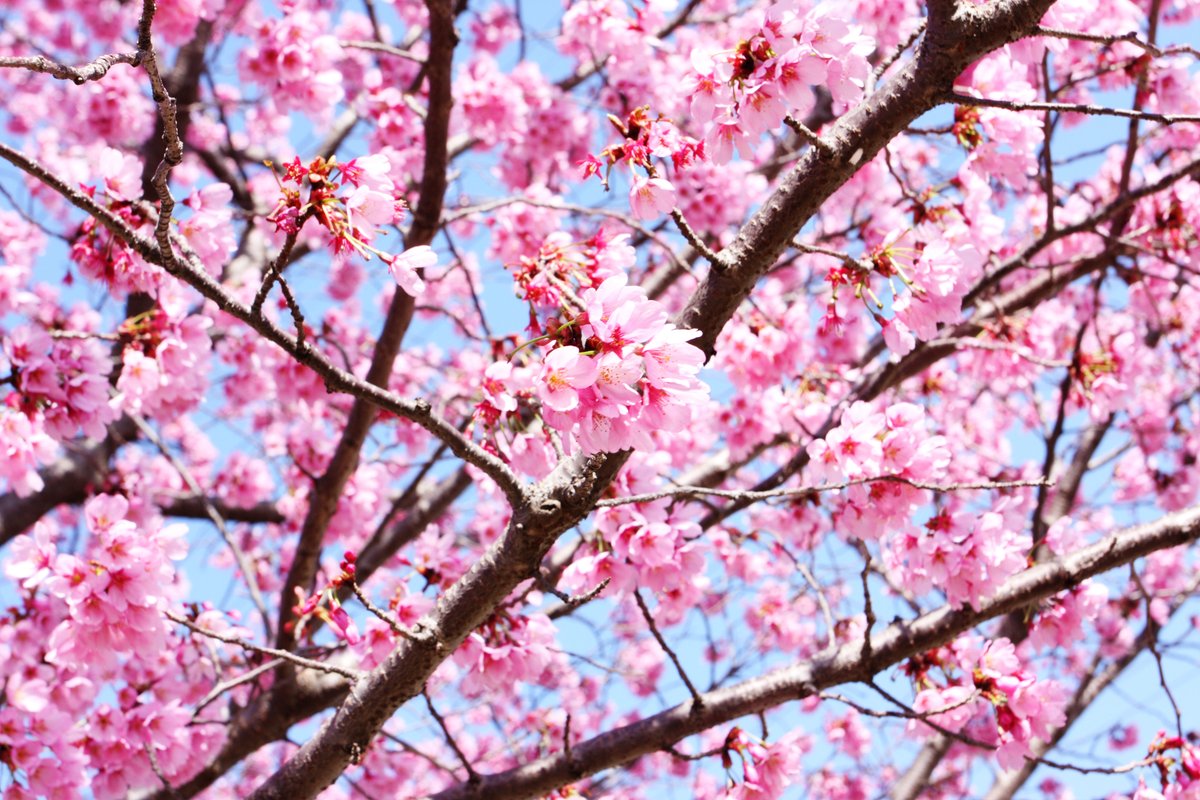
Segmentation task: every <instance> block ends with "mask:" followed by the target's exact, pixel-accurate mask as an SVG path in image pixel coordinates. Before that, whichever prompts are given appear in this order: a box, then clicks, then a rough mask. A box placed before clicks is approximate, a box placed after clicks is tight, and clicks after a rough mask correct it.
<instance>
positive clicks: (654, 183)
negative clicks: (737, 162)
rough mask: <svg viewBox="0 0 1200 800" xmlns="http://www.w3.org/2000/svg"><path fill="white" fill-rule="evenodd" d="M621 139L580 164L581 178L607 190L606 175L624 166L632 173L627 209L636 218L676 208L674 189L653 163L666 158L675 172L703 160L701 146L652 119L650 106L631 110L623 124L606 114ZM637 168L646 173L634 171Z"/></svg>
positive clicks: (664, 122) (677, 130) (645, 217)
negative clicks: (596, 181)
mask: <svg viewBox="0 0 1200 800" xmlns="http://www.w3.org/2000/svg"><path fill="white" fill-rule="evenodd" d="M609 121H610V122H612V124H613V126H614V127H616V129H617V131H618V132H619V133H620V134H621V135H622V137H623V138H624V140H623V141H622V143H620V144H614V145H609V146H608V147H606V148H604V150H602V151H601V152H600V156H599V157H596V156H593V155H589V156H588V157H587V158H586V159H584V160H583V162H581V164H580V166H581V167H582V168H583V177H584V178H589V177H591V176H593V175H595V176H597V177H599V178H600V181H601V182H602V183H603V184H604V187H605V188H606V189H607V188H608V175H609V173H610V172H611V171H612V168H613V166H614V165H616V164H626V165H628V166H629V167H630V169H634V170H635V174H634V176H633V178H632V179H631V183H630V187H629V207H630V209H631V210H632V211H633V215H634V216H635V217H637V218H638V219H650V218H652V217H656V216H658V215H659V214H665V213H668V212H670V211H671V209H673V208H674V207H675V187H674V186H673V185H672V184H671V182H670V181H668V180H667V179H666V178H664V177H662V176H661V175H660V174H659V172H658V169H657V167H656V166H655V163H654V160H655V159H656V158H658V159H662V158H669V159H670V160H671V163H672V164H673V165H674V167H675V169H676V170H680V169H685V168H687V167H688V166H689V165H691V164H693V163H695V162H697V161H703V160H704V143H703V142H700V141H697V140H695V139H693V138H691V137H690V136H685V135H684V134H682V133H681V132H680V131H679V129H678V128H677V127H676V126H675V125H674V124H673V123H672V122H670V121H669V120H665V119H662V118H661V117H659V118H652V117H651V116H650V107H649V106H642V107H640V108H637V109H634V110H633V111H632V112H631V113H630V114H629V115H628V117H627V118H626V119H625V120H624V121H622V120H620V119H618V118H617V117H614V116H612V115H611V114H610V115H609ZM637 168H641V170H642V171H643V172H644V173H645V174H644V175H642V174H638V173H637V172H636V169H637Z"/></svg>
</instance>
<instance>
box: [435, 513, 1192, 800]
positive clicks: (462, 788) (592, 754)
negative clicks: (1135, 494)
mask: <svg viewBox="0 0 1200 800" xmlns="http://www.w3.org/2000/svg"><path fill="white" fill-rule="evenodd" d="M1197 538H1200V506H1196V507H1193V508H1190V509H1188V510H1186V511H1182V512H1178V513H1175V514H1170V515H1168V516H1166V517H1163V518H1162V519H1160V520H1158V521H1157V522H1153V523H1150V524H1147V525H1139V526H1135V527H1132V528H1126V529H1123V530H1119V531H1115V532H1113V533H1111V534H1109V535H1108V536H1106V537H1104V538H1103V539H1101V540H1100V541H1099V542H1096V543H1095V544H1093V545H1090V546H1088V547H1084V548H1081V549H1080V550H1077V551H1075V552H1074V553H1070V554H1068V555H1065V556H1063V557H1061V558H1059V559H1056V560H1055V561H1052V562H1047V563H1045V564H1040V565H1038V566H1036V567H1033V568H1031V569H1029V570H1026V571H1025V572H1022V573H1021V574H1019V575H1017V576H1016V577H1014V578H1012V579H1011V580H1009V581H1008V582H1007V583H1006V584H1005V585H1004V587H1003V588H1001V589H1000V591H999V592H997V593H996V595H994V596H993V597H992V598H990V599H988V600H985V601H983V602H982V603H981V604H980V608H979V609H978V610H976V609H974V608H971V607H970V606H964V607H961V608H957V609H952V608H942V609H939V610H937V611H934V612H931V613H929V614H926V615H924V616H922V617H918V618H917V619H914V620H911V621H907V622H903V623H894V624H892V625H890V626H888V627H887V628H885V629H884V630H883V631H881V632H880V633H878V634H876V635H875V636H872V637H871V640H870V643H869V646H868V645H867V643H866V642H865V641H864V642H860V643H859V644H858V645H857V646H855V645H848V646H844V647H842V648H840V649H839V650H837V651H836V652H835V653H833V654H832V655H830V656H828V657H826V658H823V659H816V660H813V661H806V662H802V663H798V664H795V665H793V666H790V667H787V668H784V669H781V670H777V671H775V672H772V673H769V674H767V675H763V676H761V677H759V678H754V679H752V680H749V681H745V682H743V683H740V684H738V685H736V686H731V687H727V688H724V689H718V690H715V691H712V692H706V693H705V694H703V695H702V699H703V701H704V703H703V706H702V707H701V708H700V709H699V710H697V708H696V705H695V704H694V703H693V702H692V701H691V700H689V701H687V702H685V703H682V704H680V705H678V706H675V707H674V708H671V709H668V710H667V711H663V712H661V713H659V714H655V715H654V716H651V717H647V718H646V719H643V720H640V721H638V722H635V723H632V724H630V725H626V726H624V727H622V728H617V729H615V730H611V731H608V732H607V733H603V734H600V735H599V736H596V737H595V738H593V739H590V740H588V741H586V742H580V743H576V744H574V745H572V747H571V758H569V759H568V758H567V757H566V755H565V754H564V753H559V754H557V755H553V756H549V757H546V758H541V759H538V760H537V761H534V762H532V763H530V764H526V765H524V766H521V767H518V768H516V769H512V770H508V771H507V772H502V773H498V774H494V775H485V776H481V778H480V780H479V781H478V782H477V783H474V784H460V785H458V786H456V787H453V788H451V789H447V790H446V791H444V792H441V793H439V794H437V795H435V796H434V798H435V800H466V799H467V798H487V799H488V800H519V798H533V797H538V796H541V795H544V794H546V793H548V792H551V791H553V790H554V789H556V788H559V787H562V786H566V785H567V784H569V783H572V782H574V781H577V780H579V779H580V778H581V777H584V776H586V775H592V774H595V773H597V772H599V771H601V770H604V769H609V768H612V767H616V766H619V765H621V764H626V763H629V762H630V761H632V760H633V759H635V758H638V757H639V756H643V755H648V754H650V753H653V752H656V751H659V750H664V749H666V748H668V747H671V746H673V745H674V744H675V743H676V742H678V741H680V740H681V739H683V738H685V737H687V736H691V735H693V734H696V733H699V732H701V731H704V730H707V729H709V728H712V727H714V726H716V725H720V724H722V723H726V722H730V721H732V720H734V719H737V718H739V717H742V716H746V715H747V714H755V713H758V712H761V711H765V710H766V709H769V708H773V707H775V706H778V705H781V704H783V703H786V702H788V701H791V700H799V699H802V698H805V697H809V696H811V695H813V694H816V693H818V692H820V691H822V690H824V689H828V688H830V687H833V686H837V685H839V684H843V683H851V682H855V681H863V680H868V679H869V678H870V677H871V676H872V675H875V674H877V673H878V672H880V671H881V670H884V669H886V668H887V667H889V666H891V665H893V664H896V663H899V662H900V661H903V660H904V659H906V658H909V657H911V656H914V655H916V654H918V653H923V652H925V651H927V650H930V649H932V648H935V647H938V646H940V645H942V644H945V643H946V642H948V641H950V640H951V639H953V638H954V637H955V636H957V635H958V634H960V633H962V632H963V631H966V630H969V629H971V628H973V627H975V626H976V625H978V624H979V623H981V622H984V621H986V620H989V619H993V618H995V617H997V616H1000V615H1001V614H1005V613H1007V612H1008V611H1010V610H1012V609H1014V608H1019V607H1021V606H1024V605H1027V604H1029V603H1034V602H1037V601H1039V600H1043V599H1045V598H1047V597H1050V596H1052V595H1054V594H1056V593H1058V592H1061V591H1063V590H1065V589H1068V588H1070V587H1071V586H1074V585H1076V584H1078V583H1079V582H1080V581H1082V580H1085V579H1087V578H1090V577H1092V576H1094V575H1099V574H1101V573H1103V572H1106V571H1108V570H1111V569H1115V568H1117V567H1120V566H1123V565H1125V564H1129V563H1130V562H1132V561H1134V560H1135V559H1137V558H1141V557H1142V556H1145V555H1147V554H1149V553H1152V552H1154V551H1156V550H1162V549H1166V548H1169V547H1175V546H1178V545H1181V544H1187V543H1189V542H1193V541H1195V540H1196V539H1197Z"/></svg>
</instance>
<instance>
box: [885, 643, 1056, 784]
mask: <svg viewBox="0 0 1200 800" xmlns="http://www.w3.org/2000/svg"><path fill="white" fill-rule="evenodd" d="M959 644H960V645H962V646H961V647H958V648H957V649H955V650H946V649H942V650H936V651H933V652H931V653H927V654H925V655H924V656H922V657H920V658H917V659H914V660H913V661H910V662H909V664H908V665H907V667H906V670H907V671H908V672H909V674H910V675H911V676H912V677H913V678H914V680H915V681H916V683H917V686H918V689H919V691H918V692H917V697H916V700H915V701H914V702H913V710H914V711H915V712H917V714H918V715H919V716H918V717H917V718H914V719H912V720H910V721H909V724H908V728H909V732H910V733H915V734H924V735H928V734H931V733H933V732H934V730H935V729H934V728H933V727H931V726H930V725H926V724H925V723H924V721H923V720H926V719H927V720H929V722H930V723H933V724H935V725H937V726H939V727H941V728H944V729H946V730H949V731H951V732H954V733H959V732H964V733H967V734H968V735H970V736H971V737H973V738H975V739H977V740H978V741H982V742H984V743H986V744H990V745H993V746H994V747H995V748H996V760H997V761H998V762H999V764H1000V766H1001V767H1003V768H1004V769H1015V768H1017V767H1019V766H1021V765H1022V764H1024V762H1025V756H1028V755H1032V754H1033V743H1034V740H1035V739H1041V740H1043V741H1048V740H1049V738H1050V737H1051V736H1052V735H1053V733H1054V731H1055V729H1056V728H1057V726H1059V725H1061V724H1062V722H1063V719H1064V707H1065V704H1066V700H1067V693H1066V690H1065V688H1064V687H1063V686H1062V684H1060V683H1058V682H1057V681H1055V680H1052V679H1048V678H1045V677H1038V676H1035V675H1034V674H1033V673H1032V672H1030V671H1029V670H1028V668H1027V667H1026V666H1025V665H1024V664H1023V663H1022V660H1021V658H1020V657H1019V656H1018V655H1017V651H1016V648H1015V647H1014V646H1013V643H1012V642H1010V641H1009V640H1008V639H996V640H993V641H990V642H988V643H987V644H986V645H983V646H982V647H980V646H979V645H978V644H975V645H971V644H967V643H962V642H961V641H960V643H959ZM934 667H938V668H940V669H941V670H942V671H943V672H944V673H947V674H954V675H958V676H959V677H958V678H956V679H952V680H949V681H947V682H946V683H944V684H939V683H937V682H936V681H934V679H933V677H932V675H931V674H930V673H931V670H932V669H933V668H934Z"/></svg>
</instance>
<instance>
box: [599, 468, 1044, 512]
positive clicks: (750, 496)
mask: <svg viewBox="0 0 1200 800" xmlns="http://www.w3.org/2000/svg"><path fill="white" fill-rule="evenodd" d="M876 481H883V482H887V483H902V484H904V485H906V486H911V487H913V488H914V489H926V490H928V491H931V492H942V493H944V492H965V491H977V490H985V489H1016V488H1023V487H1030V486H1042V485H1043V484H1046V485H1053V484H1052V483H1050V482H1049V481H1047V479H1045V478H1036V479H1032V480H1016V481H980V482H978V483H950V484H941V483H926V482H925V481H917V480H912V479H911V478H905V477H903V476H900V475H878V476H876V477H874V478H856V479H854V480H852V481H842V482H841V483H827V484H823V485H821V486H800V487H796V488H793V489H770V490H766V491H761V492H755V491H750V490H740V489H709V488H708V487H705V486H677V487H675V488H672V489H663V490H662V491H658V492H647V493H646V494H635V495H629V496H627V497H610V498H605V499H602V500H599V501H597V503H596V505H597V506H608V507H611V506H623V505H629V504H630V503H650V502H653V501H655V500H662V499H664V498H668V497H671V498H677V497H701V496H709V497H723V498H726V499H729V500H741V501H755V500H767V499H770V498H774V497H806V496H810V495H815V494H818V493H820V492H836V491H840V490H842V489H848V488H849V487H851V486H860V485H863V484H869V483H875V482H876Z"/></svg>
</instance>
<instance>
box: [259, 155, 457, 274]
mask: <svg viewBox="0 0 1200 800" xmlns="http://www.w3.org/2000/svg"><path fill="white" fill-rule="evenodd" d="M390 170H391V164H390V163H389V162H388V159H387V157H386V156H384V155H382V154H379V153H376V154H374V155H369V156H363V157H361V158H354V159H351V160H350V161H347V162H345V163H344V164H340V163H338V161H337V159H336V158H328V159H327V158H323V157H321V156H318V157H317V158H314V159H313V160H312V161H311V162H309V163H308V164H305V163H303V162H302V161H301V160H300V158H299V156H297V157H296V158H294V159H292V161H291V162H290V163H289V164H287V165H286V166H285V167H284V171H283V175H282V177H281V178H280V180H279V189H280V197H279V200H278V202H277V203H276V205H275V208H274V209H273V210H272V211H271V214H270V216H268V217H267V219H268V220H270V221H271V222H273V223H274V224H275V228H276V230H278V231H282V232H283V233H285V234H287V235H289V236H295V235H297V234H299V233H300V231H301V229H302V228H303V227H304V224H305V223H306V222H307V221H308V220H309V219H315V220H316V221H317V223H318V224H319V225H320V226H321V227H322V228H324V229H325V231H326V233H327V234H328V236H329V246H330V247H331V249H332V250H333V252H334V254H335V255H344V254H347V253H349V252H351V251H353V252H355V253H357V254H358V255H360V256H362V257H363V258H366V259H370V258H371V256H372V255H376V256H378V257H379V258H380V259H381V260H383V262H384V263H386V264H387V265H388V269H389V270H390V272H391V274H392V277H393V278H395V280H396V283H397V284H398V285H399V286H400V288H401V289H403V290H404V291H405V292H407V293H408V294H410V295H412V296H414V297H415V296H416V295H418V294H420V293H421V292H423V291H425V282H424V281H423V280H422V279H421V276H420V273H418V271H417V270H419V269H423V268H425V267H428V266H432V264H433V263H434V262H435V261H436V257H435V256H434V254H433V251H432V250H431V249H430V248H429V247H428V246H426V245H421V246H418V247H412V248H409V249H408V250H406V251H404V252H403V253H400V254H398V255H394V254H390V253H386V252H384V251H382V250H379V249H378V248H376V247H374V246H372V244H371V242H373V241H374V240H375V237H376V235H377V234H379V233H380V232H381V226H383V225H391V224H393V223H395V222H397V221H398V220H399V218H400V216H401V215H402V214H403V212H404V209H405V204H404V200H403V199H402V198H401V196H400V192H399V190H398V189H397V188H396V186H395V184H394V183H393V182H392V179H391V178H390V177H389V172H390Z"/></svg>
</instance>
